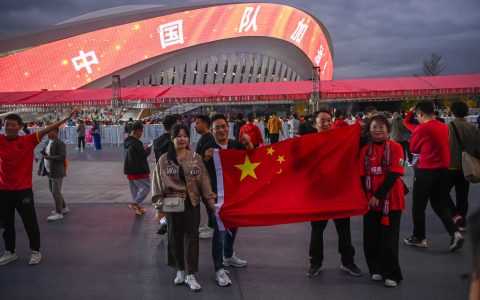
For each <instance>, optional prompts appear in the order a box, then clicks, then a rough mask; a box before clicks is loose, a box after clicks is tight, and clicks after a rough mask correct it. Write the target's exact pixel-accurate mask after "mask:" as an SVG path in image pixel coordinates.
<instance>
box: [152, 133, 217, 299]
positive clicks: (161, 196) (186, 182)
mask: <svg viewBox="0 0 480 300" xmlns="http://www.w3.org/2000/svg"><path fill="white" fill-rule="evenodd" d="M189 132H190V130H188V128H187V127H186V126H185V125H181V124H178V125H175V126H174V127H173V128H172V132H171V138H172V142H173V143H170V145H169V148H168V152H167V153H165V154H163V155H162V156H161V157H160V159H159V160H158V163H157V166H156V168H155V171H154V173H153V177H152V202H153V203H154V204H155V206H156V207H157V210H158V212H157V215H156V218H157V221H158V222H160V220H161V219H162V218H163V217H164V216H165V213H166V216H167V220H168V265H169V266H170V267H172V268H174V269H175V270H177V276H176V278H175V280H174V283H175V285H181V284H183V283H185V284H186V285H187V286H188V287H189V288H190V290H191V291H194V292H197V291H200V290H201V287H200V285H199V284H198V283H197V281H196V279H195V275H194V274H195V273H197V271H198V255H199V240H198V238H199V237H198V226H199V225H200V205H199V204H200V201H201V200H202V198H203V199H205V201H208V204H209V206H210V208H211V209H212V210H215V198H216V195H215V193H213V192H212V188H211V185H210V178H209V176H208V172H207V169H206V168H205V165H204V163H203V159H202V157H201V156H200V155H198V154H197V153H195V152H193V151H190V150H189V149H188V146H189V144H190V135H189Z"/></svg>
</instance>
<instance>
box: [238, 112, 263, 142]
mask: <svg viewBox="0 0 480 300" xmlns="http://www.w3.org/2000/svg"><path fill="white" fill-rule="evenodd" d="M247 121H248V122H247V124H246V125H243V126H242V128H240V134H239V136H240V137H242V136H243V135H244V134H248V135H249V136H250V139H251V141H252V143H253V146H254V147H255V148H258V147H260V146H262V145H263V137H262V133H261V132H260V128H258V126H257V125H255V124H254V123H253V116H252V115H249V116H248V118H247Z"/></svg>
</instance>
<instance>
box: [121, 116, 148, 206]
mask: <svg viewBox="0 0 480 300" xmlns="http://www.w3.org/2000/svg"><path fill="white" fill-rule="evenodd" d="M142 134H143V124H142V122H140V121H136V122H135V123H133V127H132V135H131V136H129V137H127V138H126V139H125V141H124V143H123V145H124V147H125V163H124V167H123V172H124V173H125V175H127V178H128V182H129V184H130V192H131V194H132V203H130V204H129V205H128V207H130V209H131V210H133V211H134V212H135V213H136V214H137V215H142V214H143V213H144V212H145V210H144V209H143V207H141V206H140V203H142V201H143V200H145V198H147V195H148V193H149V192H150V167H149V166H148V160H147V157H148V156H149V155H150V153H151V152H152V148H151V145H145V146H144V145H143V143H142V141H141V140H140V138H141V137H142Z"/></svg>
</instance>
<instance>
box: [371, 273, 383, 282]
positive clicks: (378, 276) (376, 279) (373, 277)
mask: <svg viewBox="0 0 480 300" xmlns="http://www.w3.org/2000/svg"><path fill="white" fill-rule="evenodd" d="M372 280H374V281H381V280H383V276H382V275H380V274H372Z"/></svg>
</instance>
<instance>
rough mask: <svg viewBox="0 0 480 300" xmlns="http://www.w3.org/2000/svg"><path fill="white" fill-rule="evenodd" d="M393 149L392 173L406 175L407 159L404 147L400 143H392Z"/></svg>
mask: <svg viewBox="0 0 480 300" xmlns="http://www.w3.org/2000/svg"><path fill="white" fill-rule="evenodd" d="M390 145H391V147H392V169H391V172H393V173H398V174H400V175H402V176H403V175H404V173H405V168H404V166H405V158H404V154H403V149H402V146H401V145H400V144H399V143H396V142H394V141H390Z"/></svg>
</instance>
